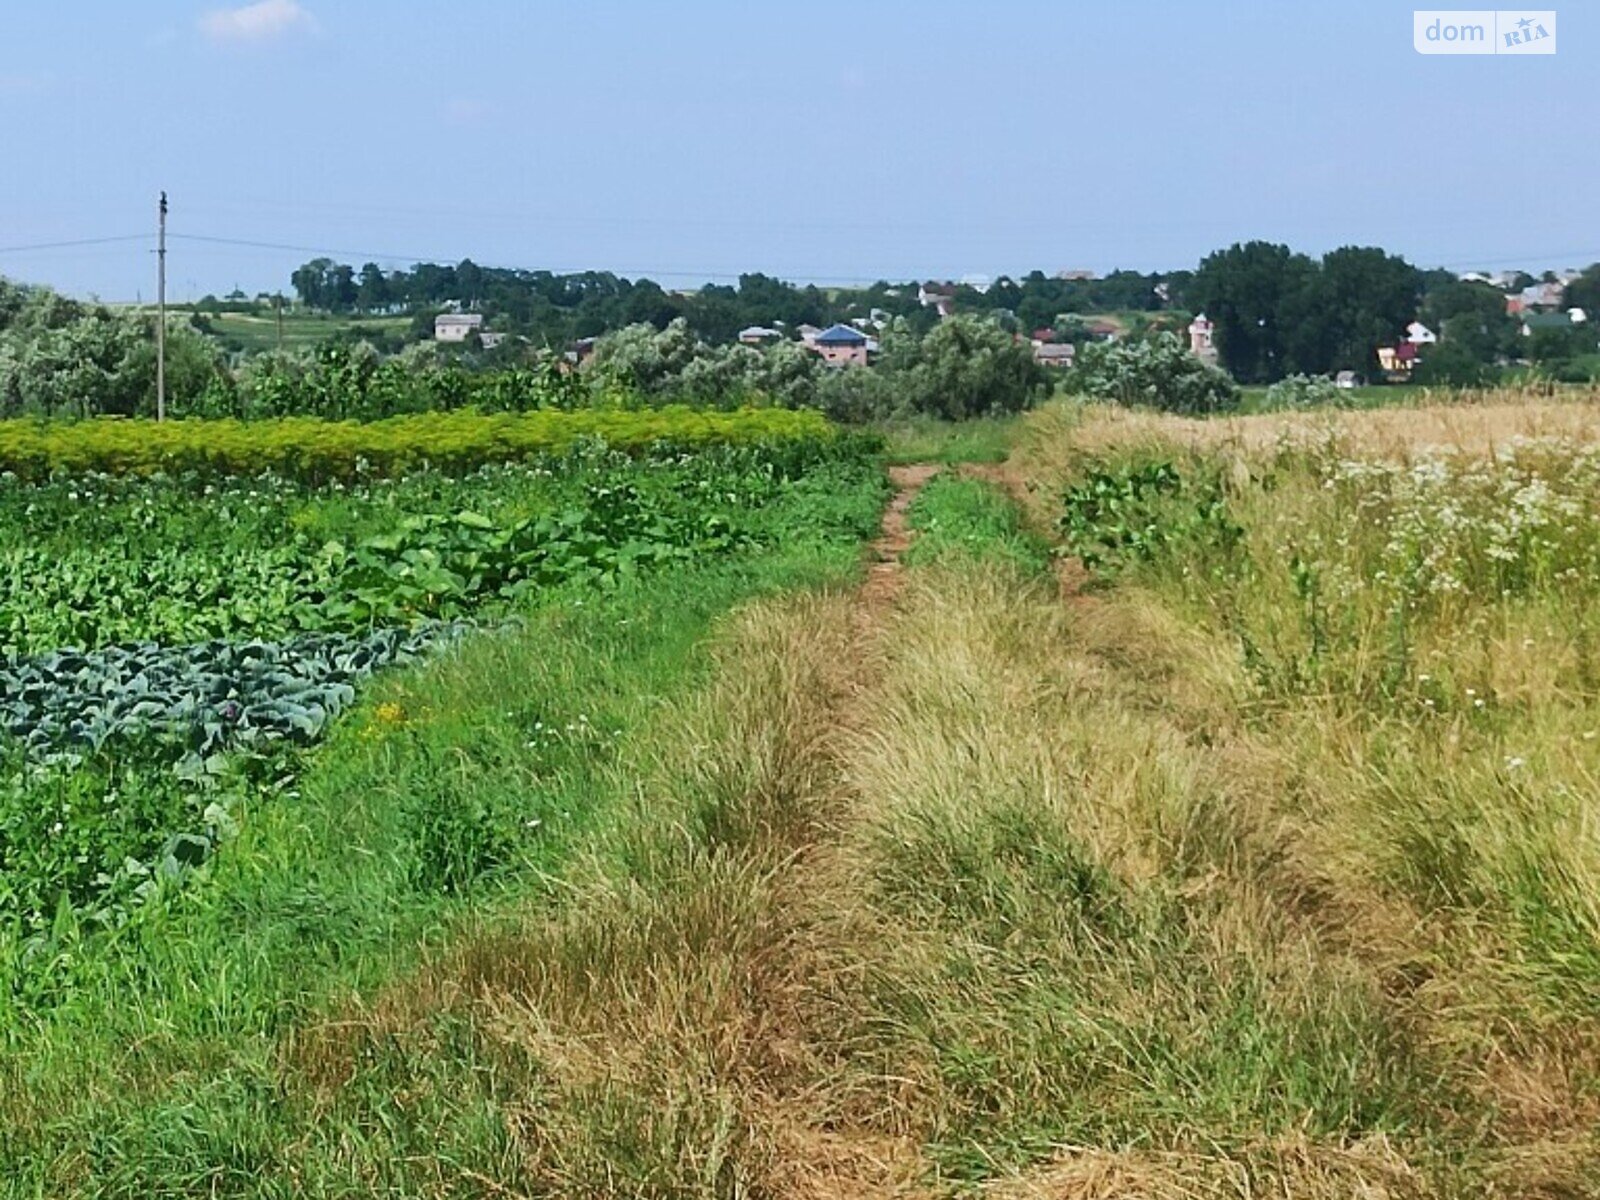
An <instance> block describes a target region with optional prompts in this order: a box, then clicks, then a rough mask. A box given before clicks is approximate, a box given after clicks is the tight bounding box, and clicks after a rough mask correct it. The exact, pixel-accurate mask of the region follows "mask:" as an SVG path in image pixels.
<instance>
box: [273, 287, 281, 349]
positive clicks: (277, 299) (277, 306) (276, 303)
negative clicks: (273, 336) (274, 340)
mask: <svg viewBox="0 0 1600 1200" xmlns="http://www.w3.org/2000/svg"><path fill="white" fill-rule="evenodd" d="M272 307H273V308H275V309H277V310H278V353H279V354H282V353H283V293H282V292H279V293H278V294H277V295H276V296H274V297H273V298H272Z"/></svg>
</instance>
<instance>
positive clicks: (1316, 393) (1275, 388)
mask: <svg viewBox="0 0 1600 1200" xmlns="http://www.w3.org/2000/svg"><path fill="white" fill-rule="evenodd" d="M1339 399H1340V397H1339V389H1338V388H1337V387H1336V386H1335V385H1334V382H1333V380H1331V379H1329V378H1328V377H1327V376H1326V375H1290V376H1289V377H1288V378H1286V379H1280V380H1278V382H1277V383H1275V384H1273V385H1272V386H1271V387H1269V388H1268V389H1267V405H1268V407H1270V408H1323V407H1328V406H1331V405H1335V404H1338V403H1339Z"/></svg>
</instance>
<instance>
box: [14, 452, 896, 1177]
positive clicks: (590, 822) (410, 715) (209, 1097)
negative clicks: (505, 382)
mask: <svg viewBox="0 0 1600 1200" xmlns="http://www.w3.org/2000/svg"><path fill="white" fill-rule="evenodd" d="M882 498H883V485H882V481H881V477H880V476H877V475H876V474H875V473H872V472H864V473H862V474H860V475H858V476H857V478H856V481H855V482H854V483H853V484H851V485H849V486H846V487H844V488H839V487H837V486H835V488H834V491H833V493H832V494H830V495H828V496H826V497H818V496H816V495H813V494H808V493H806V492H805V491H804V490H803V489H797V491H796V493H795V495H794V497H793V498H792V499H791V500H790V501H789V511H788V528H789V529H790V530H791V533H790V536H789V537H788V538H787V539H786V540H785V541H784V543H783V545H782V547H781V548H780V549H775V550H771V551H765V552H761V553H753V554H751V555H748V556H745V557H740V558H735V559H731V560H726V561H723V562H719V563H716V564H712V565H707V566H697V567H687V568H683V569H681V570H674V571H671V572H666V573H663V574H661V575H658V576H656V577H653V578H650V579H646V580H638V581H632V582H628V583H625V584H623V585H622V586H620V587H618V588H617V589H616V590H614V591H612V592H609V593H595V592H588V593H584V592H571V593H568V594H567V595H566V596H565V598H563V599H561V600H559V601H557V602H554V603H552V604H550V605H548V606H547V607H545V608H543V609H541V610H539V611H537V612H535V613H533V614H531V615H530V616H529V617H528V618H527V619H526V622H525V625H524V626H523V627H522V628H520V629H517V630H514V631H510V632H503V633H500V634H486V635H480V636H477V637H474V638H472V639H470V640H469V641H468V642H467V643H466V644H465V645H464V646H463V647H462V648H461V650H460V651H459V652H457V653H455V654H453V655H451V656H450V657H448V658H446V659H443V660H441V661H437V662H435V663H433V664H432V665H429V666H426V667H423V668H420V669H415V670H411V671H407V672H404V673H399V674H396V675H393V676H390V677H388V678H387V679H385V680H382V681H380V682H379V683H378V684H377V685H375V687H374V688H373V690H372V692H371V693H370V694H369V696H368V697H367V698H366V700H365V701H364V702H363V704H362V705H361V706H360V707H359V709H358V710H357V711H356V712H355V713H354V714H353V715H352V716H351V717H350V718H348V719H347V720H346V721H344V722H343V724H342V725H341V727H340V728H339V729H338V730H337V731H336V733H335V735H334V736H333V738H332V739H331V740H330V741H329V742H328V743H327V744H325V745H324V746H323V747H322V748H320V749H319V750H318V751H316V752H314V754H313V757H312V759H311V761H310V764H309V766H308V768H307V769H306V771H305V772H304V774H303V776H302V778H301V779H300V781H299V782H298V784H297V785H296V787H295V790H294V791H293V792H292V793H290V795H289V796H287V797H280V798H278V799H277V800H275V801H274V802H273V803H271V804H269V805H262V806H260V807H259V808H257V809H255V810H254V811H250V810H247V811H244V812H243V813H241V822H240V823H241V832H240V833H239V834H238V836H237V839H236V840H234V841H233V842H231V843H229V844H228V845H226V846H225V847H224V848H223V849H222V851H221V852H220V853H219V854H218V855H217V856H216V858H215V859H214V860H213V861H212V863H211V864H209V865H208V866H207V867H206V868H204V869H203V871H202V877H201V878H199V879H191V880H190V881H189V882H188V885H187V886H185V887H184V888H183V889H182V890H181V891H177V892H174V893H172V894H170V895H167V896H164V897H160V898H158V899H157V900H156V901H155V902H153V903H150V904H148V905H147V906H146V907H145V908H144V909H142V910H140V911H139V913H138V915H137V917H136V919H134V920H133V921H132V922H130V923H129V924H128V925H127V926H125V927H124V928H122V929H121V930H119V931H118V932H117V933H116V934H114V935H112V936H109V937H107V936H99V937H95V938H84V939H81V940H79V939H77V938H75V936H74V934H73V931H72V930H71V929H70V928H67V927H63V928H60V929H58V930H57V931H56V932H57V937H56V940H55V941H54V942H53V943H52V947H53V948H52V953H53V954H54V955H55V960H54V961H53V962H52V963H51V964H50V969H48V970H45V971H40V970H38V969H37V968H38V964H30V970H31V974H30V976H29V978H31V979H32V981H33V982H32V983H31V984H29V985H26V986H25V985H24V983H23V976H22V975H20V974H17V973H15V971H14V968H15V967H16V966H17V964H0V971H6V970H8V968H10V969H11V970H12V972H13V973H12V975H11V977H10V978H0V1030H3V1031H4V1035H3V1036H4V1038H5V1041H4V1044H3V1048H0V1196H38V1195H50V1196H60V1195H73V1194H76V1195H128V1196H133V1195H137V1196H190V1195H197V1194H207V1195H216V1194H224V1195H241V1194H250V1195H284V1196H289V1195H303V1194H306V1193H305V1192H304V1191H303V1190H301V1189H300V1187H299V1186H298V1185H297V1183H296V1180H297V1179H298V1178H299V1175H298V1171H299V1165H298V1162H299V1160H298V1151H297V1150H296V1147H295V1144H294V1143H295V1141H296V1139H297V1138H299V1137H301V1136H303V1134H304V1126H303V1124H302V1122H304V1121H305V1120H306V1119H307V1114H306V1113H305V1112H304V1111H303V1110H298V1111H297V1110H294V1109H293V1107H292V1106H288V1105H285V1103H284V1102H283V1095H282V1090H281V1079H282V1076H281V1072H282V1068H283V1063H282V1060H281V1054H282V1053H283V1048H284V1046H285V1044H286V1042H285V1039H291V1035H292V1030H293V1029H294V1028H295V1027H296V1026H298V1025H299V1024H301V1023H303V1022H306V1021H308V1020H311V1019H313V1018H314V1017H315V1015H316V1014H319V1013H322V1012H325V1011H327V1010H329V1008H330V1007H337V1006H339V1005H342V1004H347V1003H350V998H351V997H354V996H371V995H372V994H373V992H374V991H375V990H376V989H378V988H380V987H381V985H382V984H383V983H384V982H385V981H387V980H389V979H392V978H393V977H394V976H395V975H396V974H397V973H400V972H403V971H405V970H407V969H409V968H411V967H413V966H415V965H416V964H418V963H419V962H421V961H423V960H425V959H426V958H427V957H428V956H429V955H430V954H431V953H432V950H431V949H430V948H431V947H435V946H438V945H439V944H441V943H442V942H444V941H445V940H447V939H448V938H449V937H450V936H451V935H452V931H455V930H457V929H459V928H460V926H461V925H462V923H463V922H476V921H481V920H485V919H488V918H489V917H490V915H491V914H493V913H494V912H495V911H497V910H498V909H500V908H502V907H507V906H515V905H518V904H526V903H528V902H529V900H530V898H532V897H537V896H538V895H540V894H544V893H546V892H548V891H550V890H551V889H554V890H555V891H557V892H559V889H560V885H559V883H557V882H556V881H557V880H558V879H559V878H560V876H561V872H562V870H563V864H564V863H565V862H566V861H567V860H568V858H569V857H570V856H571V855H572V854H573V853H574V852H575V851H576V850H577V849H578V848H579V847H581V846H583V845H584V844H585V843H586V840H587V839H588V838H589V837H590V836H591V835H592V834H593V833H594V831H595V830H596V829H597V828H599V827H601V826H603V825H604V824H605V823H606V822H607V821H608V820H609V819H610V814H611V809H612V807H613V806H614V805H616V804H618V803H619V802H621V801H623V800H625V799H628V798H629V797H630V796H631V794H632V790H633V788H634V786H635V782H634V781H635V780H636V779H637V778H638V777H639V774H640V772H642V771H644V770H646V769H647V767H648V764H649V763H650V762H651V760H652V757H653V755H654V754H655V749H654V746H655V738H656V737H657V736H658V732H659V729H660V726H661V724H662V722H663V721H664V720H666V719H668V718H669V717H670V715H671V714H672V713H673V712H674V711H675V709H676V708H677V706H679V705H680V704H681V703H682V702H683V700H684V698H685V697H686V696H687V695H688V694H690V693H691V692H693V691H694V690H695V688H696V687H697V686H698V685H699V683H700V681H702V680H703V679H704V677H705V674H706V671H707V669H708V663H707V660H706V657H705V648H704V647H705V642H706V639H707V637H708V634H709V633H710V631H711V630H712V629H713V628H714V627H715V626H716V625H717V623H718V622H719V621H720V620H721V619H722V617H723V615H724V614H726V613H727V612H728V611H729V610H730V609H731V608H733V607H735V606H737V605H739V604H741V603H743V602H745V601H747V600H749V599H750V598H752V597H755V596H759V595H764V594H769V593H773V592H779V591H792V590H805V589H812V588H817V587H823V586H828V585H837V584H840V583H842V582H844V581H846V580H848V579H849V578H851V577H852V576H853V575H854V574H855V573H856V572H857V570H858V568H859V545H860V538H861V537H863V536H864V535H865V534H866V533H867V532H868V531H870V529H871V528H873V526H874V525H875V523H876V519H877V513H878V510H879V507H880V505H881V502H882ZM5 1009H10V1011H9V1012H6V1011H4V1010H5ZM459 1051H460V1055H461V1056H463V1057H462V1058H455V1059H452V1060H451V1061H452V1066H459V1065H461V1064H462V1063H463V1062H465V1063H467V1064H468V1069H470V1058H471V1054H472V1049H471V1047H470V1045H463V1046H461V1047H459ZM395 1115H397V1116H399V1117H400V1119H402V1120H403V1119H405V1117H404V1113H403V1112H398V1113H396V1114H395ZM481 1115H482V1114H473V1113H467V1114H464V1115H462V1117H461V1119H463V1120H466V1121H469V1122H470V1121H472V1120H474V1119H477V1116H481ZM372 1134H373V1131H371V1130H364V1129H361V1128H358V1127H348V1128H347V1129H346V1130H345V1132H344V1134H343V1135H342V1136H343V1137H346V1138H354V1139H356V1140H357V1141H361V1140H365V1139H368V1138H370V1137H371V1136H372ZM496 1136H497V1134H496V1131H495V1129H493V1128H490V1127H487V1126H486V1127H485V1128H483V1129H481V1130H478V1131H477V1133H476V1134H475V1135H474V1136H473V1139H472V1140H473V1142H474V1144H475V1145H477V1146H479V1147H490V1148H492V1145H493V1142H494V1139H495V1137H496ZM399 1140H401V1141H405V1142H407V1144H409V1145H412V1146H413V1147H414V1149H415V1150H416V1151H417V1152H418V1153H423V1152H427V1151H430V1149H431V1147H430V1143H429V1136H428V1134H427V1133H426V1131H424V1130H421V1129H418V1130H415V1131H413V1132H412V1133H411V1134H410V1135H408V1136H406V1137H402V1138H400V1139H399ZM348 1149H349V1147H348V1146H346V1147H345V1150H346V1151H348ZM330 1153H334V1151H330ZM269 1165H271V1166H272V1169H271V1170H270V1172H269V1173H268V1174H264V1173H263V1172H264V1171H266V1170H267V1168H268V1167H269ZM485 1165H486V1166H488V1165H489V1163H488V1162H487V1161H486V1163H485ZM330 1169H331V1168H330ZM323 1194H348V1195H356V1194H372V1193H371V1192H370V1191H365V1190H363V1186H362V1185H361V1183H360V1182H359V1181H352V1182H350V1183H349V1185H348V1188H347V1189H332V1190H331V1191H329V1192H324V1193H323ZM408 1194H409V1193H408Z"/></svg>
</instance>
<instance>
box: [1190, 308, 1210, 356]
mask: <svg viewBox="0 0 1600 1200" xmlns="http://www.w3.org/2000/svg"><path fill="white" fill-rule="evenodd" d="M1215 333H1216V324H1215V323H1214V322H1213V321H1212V320H1211V318H1210V317H1208V316H1206V315H1205V313H1197V314H1196V315H1195V318H1194V320H1192V321H1190V322H1189V353H1191V354H1193V355H1194V356H1195V357H1196V358H1198V359H1199V360H1200V361H1201V362H1204V363H1209V364H1210V365H1211V366H1213V367H1214V366H1216V365H1217V344H1216V340H1215V336H1214V335H1215Z"/></svg>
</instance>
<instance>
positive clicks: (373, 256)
mask: <svg viewBox="0 0 1600 1200" xmlns="http://www.w3.org/2000/svg"><path fill="white" fill-rule="evenodd" d="M167 236H168V237H170V238H173V239H175V240H176V239H181V240H183V241H187V242H202V243H205V244H206V245H212V246H243V247H246V248H249V249H254V250H284V251H289V252H292V253H295V254H323V255H339V256H341V257H346V258H351V259H357V258H364V259H368V260H370V261H384V262H411V263H455V262H457V261H461V260H458V259H456V258H455V257H454V256H453V255H448V254H394V253H389V252H385V251H379V250H350V249H340V248H337V247H334V246H300V245H292V244H289V243H286V242H260V241H253V240H250V239H247V238H225V237H214V236H210V235H207V234H199V233H169V234H168V235H167ZM465 257H470V256H465ZM474 261H476V260H474ZM477 265H478V266H480V267H483V268H484V269H485V270H491V271H525V272H529V273H532V272H533V271H534V270H538V271H545V272H548V273H550V274H551V275H579V274H585V273H589V272H593V273H596V274H602V273H604V274H612V275H624V276H632V277H634V278H641V279H703V280H706V281H708V282H710V281H715V280H727V281H733V282H737V281H738V279H739V278H740V276H741V275H749V274H754V272H750V271H734V272H729V271H657V270H651V269H649V268H643V269H636V268H629V267H614V268H596V267H538V268H530V267H513V266H508V265H505V264H496V263H487V262H478V263H477ZM804 278H806V279H807V280H809V281H810V282H814V283H820V284H832V285H835V286H841V287H843V286H852V285H861V286H868V285H870V284H873V283H876V282H877V281H878V280H879V279H881V278H883V276H873V277H871V278H868V277H866V276H859V277H855V278H850V279H843V278H835V279H821V278H813V277H811V276H804Z"/></svg>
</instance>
